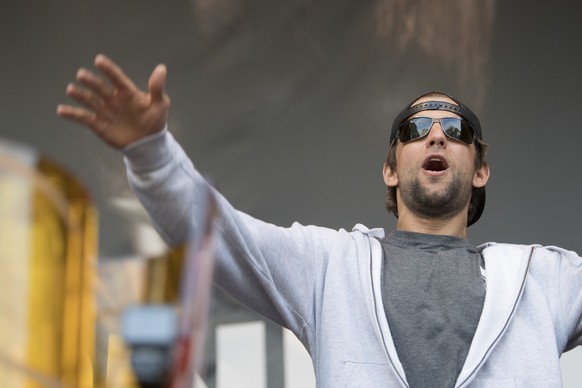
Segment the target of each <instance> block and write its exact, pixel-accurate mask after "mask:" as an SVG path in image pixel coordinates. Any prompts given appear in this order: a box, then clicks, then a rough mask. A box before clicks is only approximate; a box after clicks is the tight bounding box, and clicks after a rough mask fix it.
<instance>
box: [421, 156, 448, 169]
mask: <svg viewBox="0 0 582 388" xmlns="http://www.w3.org/2000/svg"><path fill="white" fill-rule="evenodd" d="M422 168H423V169H425V170H427V171H431V172H441V171H445V170H446V169H447V168H449V166H448V164H447V161H446V160H445V159H443V158H441V157H438V156H431V157H429V158H427V159H426V160H425V161H424V163H423V164H422Z"/></svg>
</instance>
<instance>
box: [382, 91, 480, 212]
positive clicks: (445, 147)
mask: <svg viewBox="0 0 582 388" xmlns="http://www.w3.org/2000/svg"><path fill="white" fill-rule="evenodd" d="M428 100H433V101H435V100H436V101H445V102H449V103H453V104H454V101H452V100H450V99H449V98H446V97H434V96H433V97H427V98H422V99H419V100H418V101H416V102H415V103H414V105H416V104H418V103H421V102H424V101H428ZM412 117H430V118H435V119H440V118H444V117H459V116H457V115H456V114H454V113H451V112H446V111H439V110H428V111H422V112H418V113H416V114H415V115H413V116H412ZM475 153H476V149H475V145H474V144H470V145H467V144H465V143H463V142H461V141H457V140H453V139H451V138H449V137H447V136H446V135H445V133H444V132H443V130H442V127H441V124H440V123H439V122H434V123H433V125H432V128H431V130H430V132H429V133H428V135H427V136H425V137H423V138H421V139H418V140H413V141H410V142H407V143H399V144H398V145H397V148H396V171H392V170H391V169H390V168H389V167H387V166H385V168H384V181H385V182H386V185H388V186H395V187H396V188H397V190H396V195H397V201H398V213H399V216H402V215H403V214H405V213H406V212H412V213H414V214H416V215H419V216H423V217H426V218H438V219H446V218H448V217H452V216H453V215H456V214H458V213H459V212H461V211H464V212H465V214H466V212H467V207H468V205H469V201H470V199H471V190H472V188H473V187H482V186H484V185H485V183H486V182H487V179H488V177H489V170H488V167H487V165H486V164H484V166H483V167H481V168H479V169H475V165H474V161H475Z"/></svg>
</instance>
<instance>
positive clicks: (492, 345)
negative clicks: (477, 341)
mask: <svg viewBox="0 0 582 388" xmlns="http://www.w3.org/2000/svg"><path fill="white" fill-rule="evenodd" d="M533 251H534V247H532V248H531V250H530V252H529V257H528V259H527V266H526V268H525V271H524V275H523V279H522V281H521V287H520V289H519V294H518V296H517V298H516V299H515V303H514V304H513V307H512V309H511V314H509V317H507V320H506V321H505V324H504V325H503V329H502V330H501V332H500V333H499V335H498V336H497V337H496V338H495V341H493V343H492V344H491V345H490V346H489V349H487V352H485V355H484V356H483V358H482V359H481V361H479V363H478V364H477V366H476V367H475V369H473V371H472V372H471V374H469V376H467V378H466V379H465V380H464V381H463V382H462V383H461V384H459V385H457V386H456V387H458V388H462V387H463V386H465V384H466V383H467V381H469V380H470V379H471V377H472V376H473V375H474V374H475V372H476V371H477V370H479V369H480V368H481V365H483V363H484V362H485V359H486V358H487V357H488V355H489V353H491V350H492V349H493V348H494V347H495V345H497V343H498V342H499V340H500V339H501V337H502V336H503V334H504V333H505V331H506V330H507V327H508V326H509V322H510V321H511V318H513V314H514V313H515V309H516V308H517V304H518V303H519V301H520V300H521V296H522V295H523V290H524V289H525V282H526V279H527V274H528V272H529V266H530V263H531V258H532V256H533Z"/></svg>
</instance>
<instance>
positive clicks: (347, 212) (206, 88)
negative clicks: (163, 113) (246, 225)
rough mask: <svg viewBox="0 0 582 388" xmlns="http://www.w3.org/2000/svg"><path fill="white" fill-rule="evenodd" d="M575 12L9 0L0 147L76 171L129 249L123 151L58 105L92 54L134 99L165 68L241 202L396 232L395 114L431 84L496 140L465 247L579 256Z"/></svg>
mask: <svg viewBox="0 0 582 388" xmlns="http://www.w3.org/2000/svg"><path fill="white" fill-rule="evenodd" d="M580 15H582V3H580V2H572V1H553V2H547V1H529V2H512V1H505V2H501V1H499V2H496V1H494V0H474V1H465V0H446V1H445V0H443V1H431V0H417V1H412V0H410V1H406V0H371V1H347V0H334V1H331V0H285V1H280V0H279V1H277V0H175V1H166V2H162V1H148V0H123V1H112V0H100V1H96V0H85V1H79V0H75V1H73V0H61V1H41V0H21V1H10V2H7V1H5V2H2V4H1V5H0V47H1V48H2V49H1V53H2V55H1V58H2V60H1V72H0V90H1V93H0V109H1V111H0V112H1V117H2V125H1V126H0V137H2V138H6V139H10V140H13V141H18V142H22V143H25V144H28V145H30V146H32V147H34V148H36V149H37V150H39V152H41V153H43V154H45V155H48V156H49V157H51V158H53V159H54V160H56V161H57V162H59V163H60V164H62V165H63V166H64V167H66V168H68V169H69V170H71V171H72V172H73V173H74V174H75V175H76V176H77V177H78V178H79V179H80V180H81V181H82V182H84V183H85V184H86V186H87V187H88V189H89V191H90V192H91V193H92V196H93V198H94V200H95V203H96V205H97V207H98V208H99V211H100V255H101V256H102V257H104V258H106V257H116V256H122V255H125V254H128V253H130V252H131V251H132V250H133V249H134V248H133V247H132V246H131V243H130V238H129V232H128V223H129V221H128V220H127V217H125V216H124V215H122V214H120V213H119V212H118V211H116V210H115V208H114V207H113V206H112V205H111V199H112V198H114V197H130V196H131V194H130V191H129V189H128V187H127V184H126V183H125V176H124V167H123V163H122V160H121V157H120V155H119V154H118V153H117V152H116V151H113V150H111V149H109V148H107V147H106V146H105V145H104V144H102V143H101V142H100V141H99V140H97V139H96V138H95V136H93V135H92V134H91V133H90V132H89V131H88V130H86V129H84V128H82V127H80V126H76V125H74V124H72V123H69V122H65V121H63V120H61V119H59V118H57V116H56V115H55V110H56V106H57V104H58V103H62V102H68V99H67V98H66V96H65V93H64V91H65V87H66V85H67V83H68V82H70V81H72V80H73V79H74V76H75V73H76V71H77V69H78V68H79V67H81V66H84V67H89V68H92V63H93V58H94V56H95V54H97V53H101V52H102V53H105V54H107V55H109V56H110V57H111V58H113V59H114V60H115V61H117V62H118V63H119V64H120V65H121V66H122V67H123V68H124V69H125V70H126V72H127V73H128V74H129V75H131V76H132V77H133V79H134V80H135V81H136V82H137V83H138V85H139V86H141V87H145V85H146V82H147V79H148V77H149V74H150V72H151V71H152V70H153V68H154V66H155V65H156V64H157V63H161V62H163V63H165V64H166V65H167V66H168V70H169V77H168V83H167V92H168V93H169V94H170V96H171V98H172V108H171V117H170V127H171V130H172V132H173V133H174V134H175V136H176V137H177V138H178V139H179V141H180V142H181V143H182V145H183V146H184V148H185V149H186V151H187V152H188V153H189V155H190V156H191V157H192V159H193V161H194V162H195V164H196V165H197V166H198V168H199V169H200V170H201V171H202V172H204V173H206V174H208V175H209V176H210V177H212V179H213V180H214V182H215V183H216V185H217V187H218V188H219V189H220V190H221V191H222V192H223V193H225V195H226V196H227V198H229V199H230V200H231V202H233V203H234V204H235V206H237V207H238V208H240V209H241V210H244V211H246V212H248V213H251V214H253V215H254V216H257V217H259V218H263V219H265V220H268V221H271V222H274V223H277V224H281V225H289V224H290V223H292V222H293V221H296V220H297V221H300V222H301V223H303V224H318V225H323V226H329V227H333V228H348V229H349V228H351V227H352V226H353V225H354V224H355V223H357V222H361V223H364V224H366V225H368V226H378V227H384V228H386V229H387V230H391V229H393V228H394V226H395V222H394V221H395V220H394V218H393V217H392V216H391V215H389V214H388V213H387V212H386V210H385V208H384V192H385V188H384V185H383V182H382V178H381V174H380V173H381V167H382V163H383V161H384V156H385V153H386V147H387V141H386V139H387V137H388V131H389V128H390V125H391V122H392V119H393V117H394V116H395V114H396V113H397V112H399V111H400V109H402V107H403V106H404V105H405V104H406V103H408V102H409V101H410V100H411V99H413V98H414V97H416V96H418V95H419V94H421V93H423V92H425V91H430V90H442V91H445V92H448V93H450V94H452V95H453V96H456V97H458V98H460V99H461V100H463V101H464V102H466V103H467V104H468V105H469V106H471V107H472V108H473V109H474V110H475V111H476V113H477V114H478V115H479V116H480V118H481V122H482V126H483V131H484V137H485V140H486V141H487V142H488V143H489V144H490V145H491V148H490V153H489V163H490V166H491V169H492V178H491V180H490V182H489V184H488V187H487V194H488V201H487V206H486V208H485V213H484V215H483V217H482V218H481V220H480V221H479V222H478V223H477V224H476V225H475V226H473V227H471V228H470V229H469V239H470V240H471V241H472V242H474V243H476V244H479V243H482V242H485V241H498V242H513V243H534V242H535V243H541V244H545V245H558V246H562V247H564V248H568V249H571V250H574V251H577V252H582V238H580V237H581V236H580V234H581V230H582V209H581V207H580V198H581V194H582V176H581V174H580V166H581V165H582V154H581V152H580V147H581V145H582V124H581V123H580V122H579V120H582V118H580V115H579V109H580V107H579V106H578V104H581V103H582V97H581V95H580V91H581V90H582V53H580V38H581V37H582V34H581V33H580V30H579V19H580ZM573 353H574V355H576V354H580V352H579V351H574V352H573ZM569 357H570V358H569V360H573V361H568V362H569V363H570V364H571V365H570V364H568V366H566V367H565V369H566V371H565V375H566V378H567V381H568V384H571V385H569V386H572V387H573V386H578V384H580V385H582V377H581V376H582V375H581V374H578V375H576V373H580V372H579V371H576V368H575V366H574V365H575V364H577V365H578V366H579V365H580V363H581V362H582V361H580V360H582V356H577V357H578V358H577V359H575V358H572V357H574V356H569ZM576 360H577V361H576ZM578 369H579V368H578ZM575 382H578V384H576V383H575ZM572 384H575V385H572Z"/></svg>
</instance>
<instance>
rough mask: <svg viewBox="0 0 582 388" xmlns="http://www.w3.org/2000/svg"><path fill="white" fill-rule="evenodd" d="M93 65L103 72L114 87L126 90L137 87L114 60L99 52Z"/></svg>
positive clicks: (132, 89)
mask: <svg viewBox="0 0 582 388" xmlns="http://www.w3.org/2000/svg"><path fill="white" fill-rule="evenodd" d="M95 67H97V68H98V69H99V70H100V71H101V72H103V74H105V75H106V76H107V78H109V80H110V81H111V82H112V83H113V85H115V87H117V88H119V89H123V90H128V91H134V90H135V89H137V87H136V86H135V84H134V83H133V82H132V81H131V79H130V78H129V77H128V76H127V75H125V73H124V72H123V70H121V68H120V67H119V66H117V65H116V64H115V62H113V61H112V60H111V59H109V58H107V57H106V56H105V55H103V54H99V55H97V57H95Z"/></svg>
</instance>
